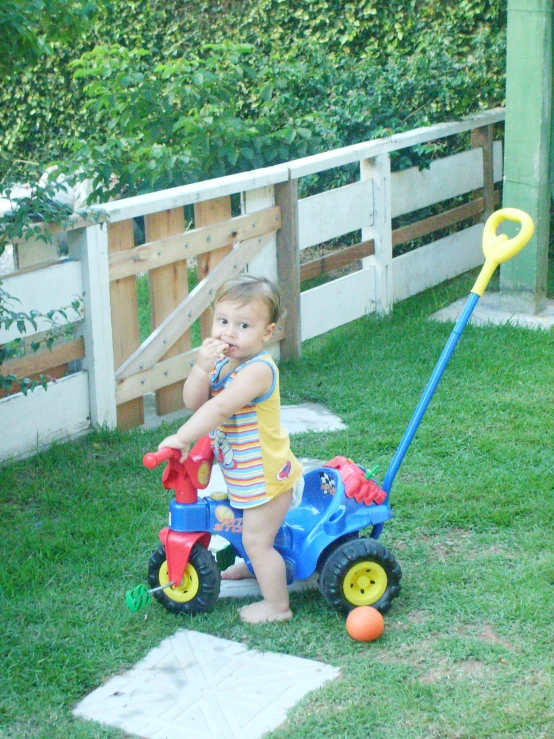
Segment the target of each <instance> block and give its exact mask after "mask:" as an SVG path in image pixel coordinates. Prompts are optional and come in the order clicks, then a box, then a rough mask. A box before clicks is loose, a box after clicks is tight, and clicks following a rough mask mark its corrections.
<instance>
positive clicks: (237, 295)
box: [214, 273, 283, 323]
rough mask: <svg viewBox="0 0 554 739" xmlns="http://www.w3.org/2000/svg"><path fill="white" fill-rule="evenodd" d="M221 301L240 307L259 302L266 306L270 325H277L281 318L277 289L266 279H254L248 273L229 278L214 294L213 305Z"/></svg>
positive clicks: (279, 298)
mask: <svg viewBox="0 0 554 739" xmlns="http://www.w3.org/2000/svg"><path fill="white" fill-rule="evenodd" d="M222 300H233V301H237V302H238V303H240V304H241V305H248V303H251V302H252V301H254V300H261V301H262V302H263V303H265V305H266V306H267V310H268V313H269V322H270V323H277V321H278V320H279V318H282V317H283V313H282V310H281V293H280V292H279V288H278V287H277V285H276V284H275V283H274V282H271V280H268V279H267V278H266V277H256V276H255V275H251V274H248V273H243V274H240V275H237V276H236V277H231V278H230V279H229V280H227V282H224V283H223V285H222V286H221V287H220V288H219V290H218V291H217V292H216V294H215V301H214V303H219V302H220V301H222Z"/></svg>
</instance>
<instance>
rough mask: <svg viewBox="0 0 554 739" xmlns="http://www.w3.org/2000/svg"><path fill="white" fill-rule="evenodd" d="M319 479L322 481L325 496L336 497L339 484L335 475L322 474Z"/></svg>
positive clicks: (322, 490)
mask: <svg viewBox="0 0 554 739" xmlns="http://www.w3.org/2000/svg"><path fill="white" fill-rule="evenodd" d="M319 479H320V480H321V492H322V493H323V494H324V495H334V494H335V493H336V491H337V483H336V482H335V477H334V475H330V474H329V473H328V472H320V473H319Z"/></svg>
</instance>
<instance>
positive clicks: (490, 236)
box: [471, 208, 534, 296]
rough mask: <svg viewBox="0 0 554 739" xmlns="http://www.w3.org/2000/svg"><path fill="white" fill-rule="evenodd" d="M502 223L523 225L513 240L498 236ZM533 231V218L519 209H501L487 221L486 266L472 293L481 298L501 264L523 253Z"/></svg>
mask: <svg viewBox="0 0 554 739" xmlns="http://www.w3.org/2000/svg"><path fill="white" fill-rule="evenodd" d="M502 221H514V222H515V223H519V224H520V225H521V228H520V230H519V233H517V234H516V235H515V236H514V237H513V238H512V239H509V238H508V237H507V236H506V234H497V233H496V230H497V228H498V226H499V225H500V224H501V223H502ZM533 231H534V226H533V221H532V219H531V216H529V215H527V213H525V212H524V211H523V210H518V209H517V208H501V209H500V210H497V211H496V212H495V213H493V214H492V215H491V216H490V217H489V218H488V219H487V222H486V223H485V228H484V231H483V254H484V255H485V264H484V265H483V269H482V270H481V272H480V273H479V277H478V278H477V280H476V282H475V285H474V286H473V289H472V291H471V292H473V293H476V294H477V295H479V296H481V295H482V294H483V293H484V292H485V290H486V287H487V285H488V284H489V281H490V278H491V277H492V276H493V274H494V270H495V269H496V268H497V267H498V265H499V264H503V263H504V262H507V261H508V259H511V258H512V257H513V256H515V255H516V254H517V253H518V252H519V251H521V250H522V249H523V247H524V246H525V244H527V242H528V241H529V239H530V238H531V236H532V235H533Z"/></svg>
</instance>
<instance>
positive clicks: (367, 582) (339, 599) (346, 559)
mask: <svg viewBox="0 0 554 739" xmlns="http://www.w3.org/2000/svg"><path fill="white" fill-rule="evenodd" d="M401 577H402V570H401V569H400V565H399V564H398V562H397V561H396V560H395V558H394V557H393V555H392V554H391V553H390V552H389V551H388V550H387V549H385V547H384V546H382V545H381V544H379V543H378V542H377V541H375V539H349V540H347V541H344V542H342V543H341V544H339V545H338V546H335V547H334V549H333V550H332V551H331V553H330V554H329V556H328V557H326V558H325V559H324V564H323V566H322V568H321V572H320V576H319V589H320V591H321V593H322V595H323V597H324V598H325V600H326V601H327V602H328V603H329V604H330V605H331V606H332V607H333V608H335V609H336V610H337V611H342V612H345V613H346V612H348V611H351V610H352V608H355V607H356V606H373V607H374V608H376V609H377V610H378V611H381V613H385V612H386V611H388V609H389V608H390V606H391V602H392V600H393V598H396V596H397V595H398V593H399V592H400V587H401V586H400V578H401Z"/></svg>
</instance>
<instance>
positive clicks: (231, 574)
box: [221, 562, 254, 580]
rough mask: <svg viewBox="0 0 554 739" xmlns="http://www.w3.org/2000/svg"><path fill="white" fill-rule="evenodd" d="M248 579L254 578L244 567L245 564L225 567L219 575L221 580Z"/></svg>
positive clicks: (240, 563)
mask: <svg viewBox="0 0 554 739" xmlns="http://www.w3.org/2000/svg"><path fill="white" fill-rule="evenodd" d="M248 577H254V575H253V574H252V573H251V572H250V570H249V569H248V567H247V566H246V562H237V563H236V564H234V565H231V566H230V567H227V569H226V570H224V571H223V572H222V573H221V579H222V580H246V578H248Z"/></svg>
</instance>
